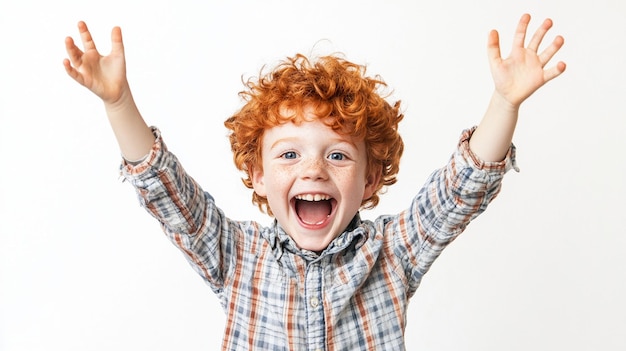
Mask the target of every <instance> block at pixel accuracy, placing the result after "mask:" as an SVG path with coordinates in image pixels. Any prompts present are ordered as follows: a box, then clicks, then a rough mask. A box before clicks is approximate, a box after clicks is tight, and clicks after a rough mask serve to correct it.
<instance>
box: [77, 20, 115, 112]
mask: <svg viewBox="0 0 626 351" xmlns="http://www.w3.org/2000/svg"><path fill="white" fill-rule="evenodd" d="M79 30H80V34H81V39H82V42H83V46H84V47H85V51H84V52H83V51H81V50H80V49H79V48H78V47H77V46H76V45H75V44H74V41H73V40H72V39H71V38H68V39H66V49H67V52H68V55H69V60H67V59H66V60H65V69H66V71H67V73H68V74H69V75H70V76H71V77H72V78H74V80H76V81H77V82H78V83H80V84H82V85H83V86H85V87H86V88H87V89H89V90H91V91H92V92H93V93H94V94H96V95H97V96H99V97H100V98H101V99H102V100H103V101H105V102H115V101H117V100H118V99H119V98H120V97H121V94H122V91H123V89H124V87H125V85H126V65H125V59H124V50H123V45H122V40H121V32H120V30H119V28H114V30H113V32H112V34H111V40H112V50H111V53H110V54H109V55H108V56H102V55H100V53H99V52H98V50H97V49H96V47H95V44H94V42H93V40H92V38H91V34H90V33H89V31H88V29H87V26H86V25H85V24H84V23H83V22H81V23H79Z"/></svg>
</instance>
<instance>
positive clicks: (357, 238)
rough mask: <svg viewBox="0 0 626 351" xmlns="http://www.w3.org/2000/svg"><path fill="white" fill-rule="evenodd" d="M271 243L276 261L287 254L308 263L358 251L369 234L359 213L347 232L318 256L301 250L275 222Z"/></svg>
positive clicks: (275, 221)
mask: <svg viewBox="0 0 626 351" xmlns="http://www.w3.org/2000/svg"><path fill="white" fill-rule="evenodd" d="M269 239H270V243H271V246H272V251H273V252H274V255H275V256H276V259H278V260H280V258H281V257H282V255H283V254H284V253H285V252H289V253H291V254H294V255H298V256H301V257H303V258H304V259H305V260H307V261H314V260H317V259H318V258H321V257H323V256H326V255H332V254H336V253H339V252H342V251H346V252H347V250H358V249H359V248H360V247H361V246H363V244H365V242H366V241H367V233H366V231H365V230H364V229H363V227H362V226H361V216H360V215H359V213H358V212H357V214H356V215H355V216H354V218H353V219H352V221H350V223H349V224H348V227H347V228H346V230H345V231H344V232H343V233H341V234H340V235H339V236H337V237H336V238H335V239H333V241H331V242H330V244H329V245H328V247H327V248H326V249H325V250H324V251H323V252H322V253H321V254H319V255H318V254H317V253H315V252H312V251H309V250H301V249H300V248H298V246H297V245H296V242H295V241H294V240H293V239H292V238H291V237H290V236H289V235H288V234H287V233H286V232H285V230H284V229H283V228H282V227H281V226H280V225H279V224H278V221H277V220H274V225H273V230H272V232H271V234H270V238H269Z"/></svg>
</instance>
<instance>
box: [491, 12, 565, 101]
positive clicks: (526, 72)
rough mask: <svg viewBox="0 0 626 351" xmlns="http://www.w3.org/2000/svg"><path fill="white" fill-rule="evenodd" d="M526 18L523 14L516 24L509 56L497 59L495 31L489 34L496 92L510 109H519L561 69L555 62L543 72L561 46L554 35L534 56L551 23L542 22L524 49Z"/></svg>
mask: <svg viewBox="0 0 626 351" xmlns="http://www.w3.org/2000/svg"><path fill="white" fill-rule="evenodd" d="M529 21H530V16H528V15H524V16H523V17H522V19H521V20H520V23H519V24H518V27H517V30H516V33H515V40H514V43H513V49H512V50H511V53H510V55H509V57H507V58H505V59H503V58H502V57H501V56H500V43H499V37H498V32H496V31H492V32H491V33H490V35H489V42H488V53H489V62H490V66H491V73H492V76H493V80H494V84H495V88H496V91H497V92H498V93H499V94H500V95H502V97H503V98H504V99H506V100H507V101H508V102H509V103H511V104H512V105H513V106H519V105H520V104H521V103H522V102H523V101H524V100H526V98H528V97H529V96H530V95H532V94H533V93H534V92H535V91H536V90H537V89H539V88H540V87H541V86H542V85H544V84H545V83H547V82H548V81H550V80H552V79H553V78H555V77H557V76H558V75H559V74H561V73H562V72H563V71H564V70H565V64H564V63H562V62H559V63H558V64H557V65H556V67H553V68H550V69H544V67H545V66H546V64H547V63H548V62H549V61H550V59H551V58H552V57H553V56H554V54H556V52H557V51H558V50H559V49H560V48H561V46H562V45H563V38H562V37H560V36H557V37H556V38H555V39H554V41H553V42H552V43H551V45H550V46H549V47H548V48H546V49H545V50H544V51H543V52H541V53H538V52H537V51H538V48H539V45H540V44H541V41H542V40H543V37H544V36H545V34H546V32H547V31H548V29H550V27H551V26H552V21H550V20H546V21H544V23H543V24H542V26H541V27H540V28H539V29H538V30H537V32H536V33H535V34H534V36H533V37H532V39H531V40H530V42H529V43H528V46H527V47H525V46H524V40H525V37H526V29H527V27H528V22H529Z"/></svg>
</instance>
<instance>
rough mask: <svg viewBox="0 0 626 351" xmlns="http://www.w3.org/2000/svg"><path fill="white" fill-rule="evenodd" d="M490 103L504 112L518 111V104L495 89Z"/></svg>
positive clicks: (514, 112) (513, 112)
mask: <svg viewBox="0 0 626 351" xmlns="http://www.w3.org/2000/svg"><path fill="white" fill-rule="evenodd" d="M491 105H492V106H493V107H495V108H497V109H498V110H500V111H502V112H503V113H505V114H515V115H517V112H518V111H519V108H520V104H515V103H512V102H510V101H509V100H507V99H506V98H505V97H504V96H502V94H500V93H499V92H498V91H497V90H496V91H494V92H493V95H492V96H491Z"/></svg>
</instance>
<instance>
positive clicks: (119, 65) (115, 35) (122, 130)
mask: <svg viewBox="0 0 626 351" xmlns="http://www.w3.org/2000/svg"><path fill="white" fill-rule="evenodd" d="M78 30H79V32H80V37H81V41H82V43H83V48H84V51H82V50H81V49H79V48H78V47H77V46H76V44H75V43H74V40H73V39H72V38H71V37H67V38H66V39H65V48H66V50H67V54H68V56H69V59H68V58H66V59H65V60H64V61H63V65H64V66H65V71H66V72H67V74H68V75H69V76H70V77H72V78H73V79H74V80H75V81H76V82H78V83H79V84H81V85H83V86H84V87H86V88H87V89H89V90H91V92H93V93H94V94H96V95H97V96H98V97H99V98H101V99H102V101H103V102H104V106H105V109H106V113H107V116H108V119H109V122H110V124H111V127H112V128H113V133H114V134H115V137H116V139H117V142H118V145H119V147H120V150H121V152H122V156H123V157H124V158H125V159H126V160H129V161H136V160H140V159H142V158H143V157H144V156H145V155H147V154H148V152H149V151H150V149H151V147H152V144H153V143H154V140H155V137H154V135H153V133H152V130H151V129H150V128H149V127H148V125H147V124H146V122H145V121H144V120H143V117H142V116H141V114H140V113H139V110H138V109H137V105H136V104H135V101H134V99H133V96H132V94H131V91H130V87H129V85H128V81H127V79H126V60H125V56H124V44H123V42H122V32H121V29H120V28H119V27H115V28H113V30H112V31H111V53H110V54H109V55H108V56H102V55H100V53H99V52H98V50H97V49H96V46H95V43H94V41H93V38H92V37H91V33H89V29H88V28H87V25H86V24H85V23H84V22H82V21H81V22H79V23H78Z"/></svg>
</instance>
